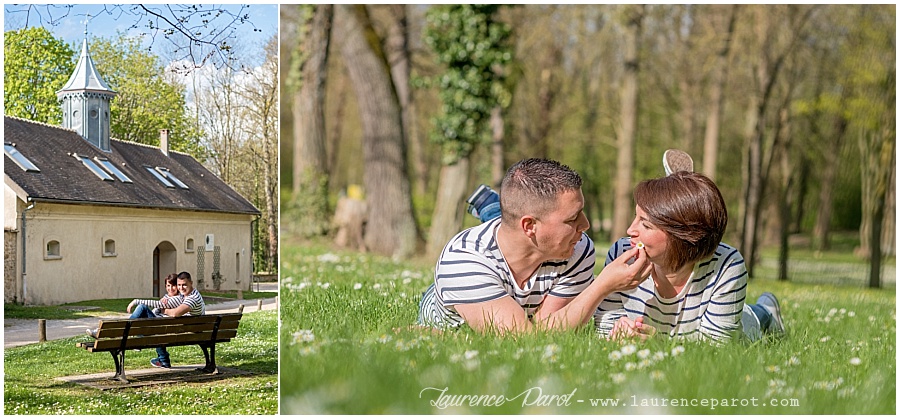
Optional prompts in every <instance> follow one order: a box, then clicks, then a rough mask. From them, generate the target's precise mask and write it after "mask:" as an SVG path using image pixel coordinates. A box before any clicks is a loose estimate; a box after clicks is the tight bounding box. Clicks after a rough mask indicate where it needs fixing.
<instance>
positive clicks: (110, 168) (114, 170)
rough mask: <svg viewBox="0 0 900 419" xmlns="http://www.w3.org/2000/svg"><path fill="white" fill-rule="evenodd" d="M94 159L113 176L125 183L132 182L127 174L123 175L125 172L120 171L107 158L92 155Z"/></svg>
mask: <svg viewBox="0 0 900 419" xmlns="http://www.w3.org/2000/svg"><path fill="white" fill-rule="evenodd" d="M94 160H96V161H97V163H100V165H102V166H103V167H104V168H105V169H106V170H107V171H108V172H109V173H112V174H113V175H114V176H115V177H117V178H119V180H120V181H122V182H125V183H132V182H131V179H130V178H129V177H128V176H125V173H122V171H121V170H119V168H118V167H116V165H114V164H113V163H112V162H111V161H109V160H107V159H102V158H100V157H94Z"/></svg>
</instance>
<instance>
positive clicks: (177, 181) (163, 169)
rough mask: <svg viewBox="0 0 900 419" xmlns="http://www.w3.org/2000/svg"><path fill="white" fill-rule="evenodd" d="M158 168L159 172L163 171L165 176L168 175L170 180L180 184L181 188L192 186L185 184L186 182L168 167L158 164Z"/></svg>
mask: <svg viewBox="0 0 900 419" xmlns="http://www.w3.org/2000/svg"><path fill="white" fill-rule="evenodd" d="M156 170H157V171H158V172H159V173H161V174H162V175H163V176H165V177H167V178H168V179H169V180H171V181H172V182H175V184H176V185H178V187H179V188H181V189H190V188H188V186H187V185H185V184H184V182H182V181H181V180H179V179H178V178H177V177H175V175H173V174H172V172H170V171H169V169H166V168H165V167H158V166H157V167H156Z"/></svg>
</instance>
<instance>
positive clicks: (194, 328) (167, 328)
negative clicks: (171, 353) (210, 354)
mask: <svg viewBox="0 0 900 419" xmlns="http://www.w3.org/2000/svg"><path fill="white" fill-rule="evenodd" d="M143 323H145V322H135V323H132V325H131V328H130V329H129V330H128V335H129V336H137V335H144V336H150V335H160V334H171V333H179V332H205V331H212V330H213V328H214V327H215V322H209V323H201V324H186V325H185V324H168V325H159V324H156V323H153V324H143ZM239 325H240V322H239V321H238V320H235V321H224V320H223V321H222V323H221V324H219V331H222V330H232V329H237V328H238V326H239ZM124 333H125V328H124V327H122V328H119V327H116V328H110V327H107V326H106V325H105V324H104V325H103V327H102V328H101V329H98V331H97V339H109V338H116V339H121V338H122V336H123V334H124Z"/></svg>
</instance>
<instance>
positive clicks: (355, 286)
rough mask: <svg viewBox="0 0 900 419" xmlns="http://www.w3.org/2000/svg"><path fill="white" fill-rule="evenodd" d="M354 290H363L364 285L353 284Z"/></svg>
mask: <svg viewBox="0 0 900 419" xmlns="http://www.w3.org/2000/svg"><path fill="white" fill-rule="evenodd" d="M353 289H355V290H359V289H362V284H360V283H359V282H357V283H355V284H353Z"/></svg>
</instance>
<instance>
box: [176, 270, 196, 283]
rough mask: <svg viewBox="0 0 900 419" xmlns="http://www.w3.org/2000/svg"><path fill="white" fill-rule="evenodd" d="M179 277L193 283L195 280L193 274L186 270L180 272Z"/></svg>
mask: <svg viewBox="0 0 900 419" xmlns="http://www.w3.org/2000/svg"><path fill="white" fill-rule="evenodd" d="M178 279H183V280H185V281H187V282H190V283H192V284H193V283H194V281H193V280H192V279H191V274H189V273H187V271H184V272H182V273H180V274H178Z"/></svg>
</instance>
